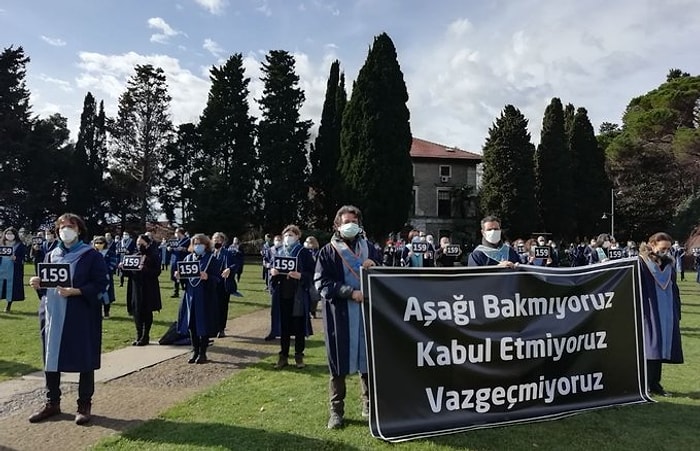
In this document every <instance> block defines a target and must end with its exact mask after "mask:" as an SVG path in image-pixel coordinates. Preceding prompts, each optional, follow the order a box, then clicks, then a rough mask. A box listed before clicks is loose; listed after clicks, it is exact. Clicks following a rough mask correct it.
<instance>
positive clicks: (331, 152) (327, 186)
mask: <svg viewBox="0 0 700 451" xmlns="http://www.w3.org/2000/svg"><path fill="white" fill-rule="evenodd" d="M342 83H343V84H341V73H340V62H339V61H338V60H335V61H334V62H333V63H332V64H331V69H330V74H329V76H328V83H327V84H326V97H325V100H324V102H323V111H322V113H321V124H320V125H319V127H318V136H317V137H316V140H315V142H314V145H313V146H312V148H311V153H310V160H311V174H310V177H309V184H310V186H311V188H312V189H313V195H314V197H313V207H312V208H313V214H312V215H313V216H314V219H315V221H314V222H315V226H316V227H323V228H325V227H328V224H330V223H331V222H332V221H333V217H334V215H335V212H336V211H337V209H338V200H337V197H338V196H337V192H338V159H339V158H340V130H341V125H342V109H343V108H344V107H345V102H346V101H347V100H346V99H347V97H346V94H345V92H344V89H345V86H344V78H343V79H342ZM339 108H340V110H339Z"/></svg>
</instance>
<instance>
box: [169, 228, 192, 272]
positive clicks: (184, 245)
mask: <svg viewBox="0 0 700 451" xmlns="http://www.w3.org/2000/svg"><path fill="white" fill-rule="evenodd" d="M189 247H190V239H189V237H186V236H185V237H183V238H182V239H181V240H178V241H177V245H176V246H175V247H174V248H173V249H172V250H171V251H170V280H172V281H173V282H175V280H176V279H175V271H177V262H181V261H184V260H185V257H187V255H188V254H189V253H190V252H189V251H188V249H189ZM176 249H179V250H176Z"/></svg>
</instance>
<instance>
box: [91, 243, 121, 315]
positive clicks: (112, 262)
mask: <svg viewBox="0 0 700 451" xmlns="http://www.w3.org/2000/svg"><path fill="white" fill-rule="evenodd" d="M92 247H94V248H95V250H96V251H97V252H99V253H100V254H102V257H104V259H105V265H107V282H108V283H107V288H106V289H105V291H104V292H103V293H102V294H100V299H101V300H102V304H103V310H104V318H109V311H110V310H111V307H112V304H113V303H114V301H115V300H116V296H115V294H114V272H115V271H116V270H117V266H118V264H119V257H117V253H116V252H115V251H114V250H113V249H110V248H109V246H108V245H107V238H105V237H104V236H96V237H94V238H93V239H92Z"/></svg>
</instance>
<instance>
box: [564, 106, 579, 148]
mask: <svg viewBox="0 0 700 451" xmlns="http://www.w3.org/2000/svg"><path fill="white" fill-rule="evenodd" d="M575 116H576V108H575V107H574V105H573V104H572V103H567V104H566V106H565V107H564V136H566V140H567V141H569V140H570V139H571V132H572V130H573V128H574V117H575Z"/></svg>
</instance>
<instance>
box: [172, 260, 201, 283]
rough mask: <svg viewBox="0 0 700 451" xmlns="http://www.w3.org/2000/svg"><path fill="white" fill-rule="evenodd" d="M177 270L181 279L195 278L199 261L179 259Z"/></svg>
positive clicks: (197, 274)
mask: <svg viewBox="0 0 700 451" xmlns="http://www.w3.org/2000/svg"><path fill="white" fill-rule="evenodd" d="M177 272H178V274H179V275H180V278H181V279H196V278H198V277H199V262H197V261H181V262H177Z"/></svg>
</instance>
